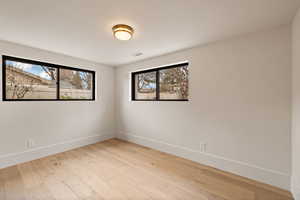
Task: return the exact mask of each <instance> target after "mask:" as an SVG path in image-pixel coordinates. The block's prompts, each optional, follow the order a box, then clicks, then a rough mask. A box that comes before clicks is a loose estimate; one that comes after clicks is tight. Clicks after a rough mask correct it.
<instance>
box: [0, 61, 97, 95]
mask: <svg viewBox="0 0 300 200" xmlns="http://www.w3.org/2000/svg"><path fill="white" fill-rule="evenodd" d="M3 77H4V81H3V100H94V99H95V88H94V87H95V72H93V71H88V70H82V69H77V68H71V67H64V66H60V65H54V64H49V63H42V62H38V61H32V60H26V59H20V58H14V57H8V56H3Z"/></svg>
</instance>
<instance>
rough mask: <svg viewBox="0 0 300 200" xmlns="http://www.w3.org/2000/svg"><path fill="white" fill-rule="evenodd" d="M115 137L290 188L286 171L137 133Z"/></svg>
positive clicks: (288, 175)
mask: <svg viewBox="0 0 300 200" xmlns="http://www.w3.org/2000/svg"><path fill="white" fill-rule="evenodd" d="M117 137H118V138H120V139H123V140H127V141H130V142H134V143H137V144H140V145H143V146H147V147H151V148H154V149H157V150H160V151H163V152H167V153H170V154H174V155H176V156H179V157H183V158H187V159H189V160H192V161H195V162H199V163H201V164H204V165H208V166H212V167H215V168H217V169H220V170H223V171H228V172H231V173H234V174H237V175H240V176H243V177H247V178H250V179H254V180H256V181H259V182H262V183H266V184H270V185H273V186H276V187H279V188H282V189H285V190H290V174H288V173H284V172H280V171H276V170H272V169H266V168H263V167H260V166H256V165H253V164H249V163H245V162H241V161H237V160H233V159H228V158H225V157H222V156H218V155H214V154H210V153H203V152H199V151H195V150H192V149H190V148H186V147H181V146H178V145H173V144H169V143H165V142H160V141H157V140H154V139H149V138H146V137H142V136H138V135H133V134H128V133H127V134H124V133H122V134H118V136H117Z"/></svg>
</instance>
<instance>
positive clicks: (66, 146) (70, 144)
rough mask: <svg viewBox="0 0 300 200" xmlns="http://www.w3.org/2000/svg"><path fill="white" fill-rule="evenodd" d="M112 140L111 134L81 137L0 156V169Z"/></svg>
mask: <svg viewBox="0 0 300 200" xmlns="http://www.w3.org/2000/svg"><path fill="white" fill-rule="evenodd" d="M111 138H114V135H113V134H106V135H93V136H88V137H81V138H77V139H74V140H70V141H66V142H61V143H57V144H51V145H47V146H42V147H38V148H34V149H31V150H28V151H23V152H18V153H10V154H6V155H1V156H0V169H1V168H5V167H9V166H13V165H16V164H20V163H24V162H28V161H31V160H36V159H39V158H42V157H45V156H49V155H53V154H57V153H61V152H64V151H67V150H71V149H74V148H78V147H82V146H86V145H89V144H94V143H97V142H100V141H103V140H107V139H111Z"/></svg>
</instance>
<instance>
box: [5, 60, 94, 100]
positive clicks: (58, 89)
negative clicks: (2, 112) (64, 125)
mask: <svg viewBox="0 0 300 200" xmlns="http://www.w3.org/2000/svg"><path fill="white" fill-rule="evenodd" d="M6 61H14V62H21V63H25V64H33V65H41V66H45V67H51V68H55V69H56V70H57V80H56V92H57V95H56V99H8V98H6ZM60 69H68V70H74V71H80V72H87V73H91V74H92V76H93V82H92V86H93V89H92V93H93V94H92V98H91V99H61V98H60ZM2 100H3V101H95V100H96V72H95V71H92V70H86V69H81V68H75V67H68V66H64V65H59V64H53V63H47V62H41V61H36V60H30V59H25V58H19V57H13V56H7V55H2Z"/></svg>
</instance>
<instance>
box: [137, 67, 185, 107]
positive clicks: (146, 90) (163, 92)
mask: <svg viewBox="0 0 300 200" xmlns="http://www.w3.org/2000/svg"><path fill="white" fill-rule="evenodd" d="M188 75H189V71H188V63H183V64H179V65H173V66H168V67H162V68H156V69H151V70H145V71H140V72H134V73H132V100H162V101H163V100H175V101H176V100H179V101H186V100H188V96H189V93H188Z"/></svg>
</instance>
